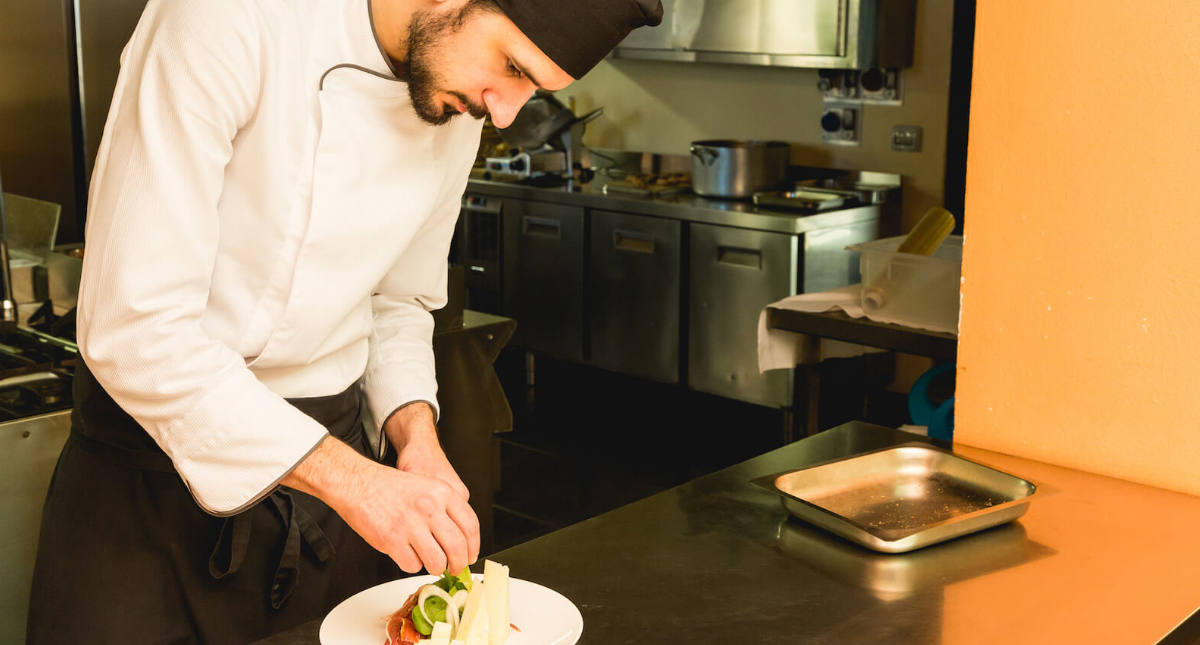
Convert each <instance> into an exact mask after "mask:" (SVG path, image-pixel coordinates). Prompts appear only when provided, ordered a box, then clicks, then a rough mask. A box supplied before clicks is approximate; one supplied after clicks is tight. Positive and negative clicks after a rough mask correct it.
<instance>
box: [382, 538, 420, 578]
mask: <svg viewBox="0 0 1200 645" xmlns="http://www.w3.org/2000/svg"><path fill="white" fill-rule="evenodd" d="M388 555H389V556H391V558H392V560H393V561H394V562H395V563H396V565H397V566H399V567H400V570H401V571H403V572H404V573H417V572H418V571H420V570H421V559H420V558H418V557H417V552H416V551H413V549H412V547H411V546H409V545H408V544H405V543H403V542H402V543H400V544H399V545H398V546H396V547H395V549H394V551H393V552H391V553H389V554H388Z"/></svg>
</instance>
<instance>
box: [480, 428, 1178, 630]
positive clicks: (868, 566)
mask: <svg viewBox="0 0 1200 645" xmlns="http://www.w3.org/2000/svg"><path fill="white" fill-rule="evenodd" d="M725 436H727V437H730V438H732V437H734V436H736V433H731V434H727V435H725ZM913 439H914V435H910V434H907V433H902V432H899V431H896V430H892V429H888V428H882V427H879V426H873V425H869V424H865V423H859V422H855V423H851V424H847V425H844V426H840V427H838V428H835V429H833V430H829V431H827V432H824V433H821V434H819V435H816V436H814V437H810V438H808V439H805V440H802V441H799V442H797V443H794V444H790V445H788V446H785V447H783V448H780V449H778V450H775V451H772V452H770V453H767V454H765V455H763V456H761V457H758V458H755V459H752V460H750V461H747V462H744V463H742V464H740V465H737V466H734V467H731V468H728V469H726V470H723V471H721V472H718V473H715V474H713V475H710V476H708V477H705V478H702V479H699V480H697V481H695V482H692V483H689V484H686V485H684V486H681V487H679V488H676V489H673V490H670V491H667V492H664V493H661V494H659V495H656V496H654V497H651V498H649V499H646V500H643V501H641V502H638V503H635V504H632V505H629V506H626V507H624V508H621V509H618V510H616V511H613V512H611V513H608V514H605V515H601V516H599V517H596V518H593V519H591V520H588V521H585V522H583V523H580V524H578V525H575V526H572V527H568V528H566V529H563V530H560V531H557V532H555V533H552V534H550V535H547V536H544V537H542V538H540V539H537V540H533V541H531V542H528V543H525V544H522V545H520V546H517V547H514V548H512V549H509V550H506V551H504V552H501V553H498V554H496V555H495V556H493V557H494V559H496V560H498V561H500V562H503V563H505V564H508V565H510V567H511V568H512V575H513V576H515V577H518V578H524V579H528V580H532V581H535V582H538V583H539V584H543V585H546V586H548V587H550V588H552V589H556V590H558V591H559V592H561V593H563V594H564V595H566V596H567V597H568V598H571V599H572V600H573V601H574V602H575V603H576V604H577V605H578V606H579V608H580V610H581V611H582V613H583V618H584V636H583V640H582V641H581V642H583V643H603V644H604V645H618V644H622V643H629V644H633V643H638V644H641V643H714V644H717V643H720V644H725V643H756V644H764V645H765V644H768V643H781V644H782V643H788V644H793V643H806V644H809V643H812V644H816V643H830V644H834V643H836V644H845V643H871V644H878V643H912V644H924V643H928V644H934V643H940V644H959V643H980V644H983V643H987V644H998V643H1022V644H1027V643H1154V642H1157V640H1158V639H1159V638H1161V637H1162V636H1163V635H1165V634H1167V632H1170V631H1171V630H1172V629H1173V628H1174V627H1175V626H1176V625H1178V624H1179V622H1180V621H1182V620H1184V619H1185V618H1187V616H1188V615H1189V614H1190V613H1191V612H1192V611H1193V610H1195V609H1196V607H1198V606H1200V554H1197V551H1196V548H1195V545H1194V536H1195V535H1196V534H1197V532H1196V529H1197V528H1200V498H1195V497H1191V496H1188V495H1183V494H1178V493H1171V492H1167V491H1163V490H1159V489H1155V488H1151V487H1148V486H1141V485H1137V484H1132V483H1129V482H1124V481H1121V480H1116V479H1111V478H1107V477H1100V476H1096V475H1090V474H1087V473H1082V472H1079V471H1074V470H1070V469H1066V468H1060V467H1056V466H1050V465H1047V464H1043V463H1040V462H1034V461H1030V460H1025V459H1018V458H1015V457H1009V456H1006V455H1000V454H997V453H990V452H986V451H981V450H976V449H971V448H959V449H956V452H958V453H959V454H960V455H962V456H964V457H967V458H969V459H974V460H976V461H979V462H982V463H985V464H988V465H992V466H994V467H998V468H1000V469H1001V470H1004V471H1007V472H1011V473H1014V474H1017V475H1020V476H1023V477H1026V478H1027V479H1030V480H1032V481H1035V482H1037V483H1038V484H1039V485H1040V486H1041V493H1042V495H1041V496H1040V498H1039V499H1036V500H1035V501H1034V502H1033V503H1032V505H1031V507H1030V510H1029V512H1028V514H1027V515H1026V516H1025V517H1024V518H1022V519H1021V520H1020V521H1018V522H1016V523H1014V524H1009V525H1006V526H1003V527H1000V528H997V529H995V530H992V531H986V532H983V533H979V534H975V535H971V536H967V537H964V538H960V539H958V540H954V541H951V542H947V543H945V544H942V545H938V546H933V547H929V548H927V549H923V550H919V551H915V552H913V553H910V554H901V555H886V554H880V553H874V552H871V551H867V550H865V549H862V548H859V547H857V546H855V545H852V544H850V543H848V542H844V541H841V540H839V539H836V538H833V537H831V536H829V535H827V534H825V533H822V532H820V531H817V530H814V529H811V528H809V527H808V526H806V525H803V524H800V523H799V522H797V521H795V520H789V519H788V516H787V514H786V512H785V511H784V510H783V508H781V506H780V504H779V500H778V498H777V497H776V496H774V495H772V494H769V493H767V492H765V491H761V490H759V489H757V488H756V487H754V486H752V485H750V483H749V482H750V480H751V479H753V478H755V477H760V476H764V475H770V474H773V473H777V472H780V471H784V470H789V469H795V468H798V467H803V466H805V465H810V464H815V463H819V462H823V461H826V460H830V459H834V458H838V457H842V456H846V455H852V454H857V453H861V452H865V451H869V450H873V449H877V448H881V447H886V446H889V445H894V444H897V443H903V442H908V441H912V440H913Z"/></svg>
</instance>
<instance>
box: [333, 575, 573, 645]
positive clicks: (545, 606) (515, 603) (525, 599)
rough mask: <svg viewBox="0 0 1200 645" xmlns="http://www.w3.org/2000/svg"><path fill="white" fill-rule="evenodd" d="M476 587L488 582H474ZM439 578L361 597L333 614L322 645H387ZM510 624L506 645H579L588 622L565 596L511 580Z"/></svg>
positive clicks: (373, 590)
mask: <svg viewBox="0 0 1200 645" xmlns="http://www.w3.org/2000/svg"><path fill="white" fill-rule="evenodd" d="M472 577H474V578H475V580H476V581H480V580H483V576H481V575H475V576H472ZM437 579H438V577H437V576H416V577H413V578H404V579H402V580H393V581H392V582H387V583H384V584H381V585H379V586H377V587H371V588H370V589H367V590H364V591H360V592H358V593H356V594H354V595H353V596H350V597H349V598H347V599H345V600H344V601H342V603H341V604H340V605H338V606H337V607H334V608H333V611H331V612H329V615H328V616H326V617H325V620H324V621H322V622H321V645H383V643H384V641H386V640H387V638H386V636H387V635H386V634H385V633H384V625H385V623H386V622H387V618H388V616H391V615H392V614H393V613H394V612H395V611H396V610H397V609H399V608H400V607H401V606H402V605H403V604H404V601H405V600H408V597H409V596H411V595H412V593H413V592H414V591H416V590H417V589H418V588H419V587H420V586H421V585H427V584H430V583H432V582H433V581H435V580H437ZM508 598H509V600H508V602H509V622H511V623H512V624H513V625H515V626H516V627H517V628H519V629H520V630H521V631H519V632H518V631H517V630H515V629H514V630H513V631H512V634H511V635H510V636H509V637H508V641H507V642H506V643H505V645H574V644H575V643H576V642H577V641H578V640H579V636H580V635H581V634H583V616H582V615H581V614H580V613H579V608H578V607H576V606H575V603H572V602H571V601H570V600H567V598H566V597H565V596H563V595H562V594H560V593H558V592H557V591H554V590H552V589H547V588H545V587H543V586H541V585H539V584H534V583H532V582H528V581H525V580H518V579H517V578H510V579H509V587H508Z"/></svg>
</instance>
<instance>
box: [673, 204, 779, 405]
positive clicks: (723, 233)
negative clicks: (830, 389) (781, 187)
mask: <svg viewBox="0 0 1200 645" xmlns="http://www.w3.org/2000/svg"><path fill="white" fill-rule="evenodd" d="M690 237H691V262H690V267H691V272H690V273H691V276H690V281H689V287H688V293H689V300H690V302H689V316H688V386H689V387H691V388H692V389H696V390H701V391H704V392H709V393H712V394H717V395H720V396H726V397H729V398H733V399H739V400H742V401H748V402H750V403H757V404H760V405H768V406H773V407H783V406H787V405H790V404H791V398H792V396H791V393H792V388H791V375H792V372H791V370H772V371H769V372H766V373H759V371H758V344H757V343H758V315H759V312H760V311H762V309H763V307H765V306H767V305H768V304H770V303H772V302H775V301H776V300H780V299H782V298H786V297H787V296H789V295H792V294H794V293H796V288H797V279H798V276H799V267H798V259H799V244H800V238H799V237H797V236H795V235H786V234H782V233H765V232H761V231H750V230H745V229H737V228H728V227H722V226H710V225H707V224H692V225H691V236H690Z"/></svg>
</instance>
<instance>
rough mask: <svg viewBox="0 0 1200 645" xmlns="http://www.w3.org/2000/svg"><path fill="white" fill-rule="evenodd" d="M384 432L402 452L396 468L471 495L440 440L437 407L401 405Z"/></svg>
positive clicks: (461, 493)
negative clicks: (442, 482) (434, 418)
mask: <svg viewBox="0 0 1200 645" xmlns="http://www.w3.org/2000/svg"><path fill="white" fill-rule="evenodd" d="M383 432H384V434H385V435H387V438H388V440H389V441H391V442H392V446H394V447H395V448H396V453H397V454H398V455H399V457H398V458H397V459H396V468H398V469H400V470H402V471H404V472H406V473H414V474H417V475H425V476H426V477H433V478H436V479H440V480H442V481H444V482H446V483H447V484H449V485H450V487H451V488H453V489H454V491H455V492H456V493H458V494H459V495H461V496H462V498H463V499H469V498H470V497H471V493H470V491H468V490H467V487H466V485H465V484H463V483H462V480H461V479H459V477H458V473H456V472H454V467H452V466H451V465H450V461H449V460H448V459H446V453H445V452H443V451H442V446H441V444H440V443H438V438H437V426H436V425H435V424H434V421H433V410H432V409H431V408H430V407H429V405H428V404H426V403H424V402H417V403H413V404H412V405H408V406H405V407H403V408H400V409H399V410H397V411H396V413H395V414H393V415H392V416H391V417H390V418H389V419H388V420H387V425H386V426H385V427H384V428H383ZM476 547H478V545H476Z"/></svg>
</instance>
